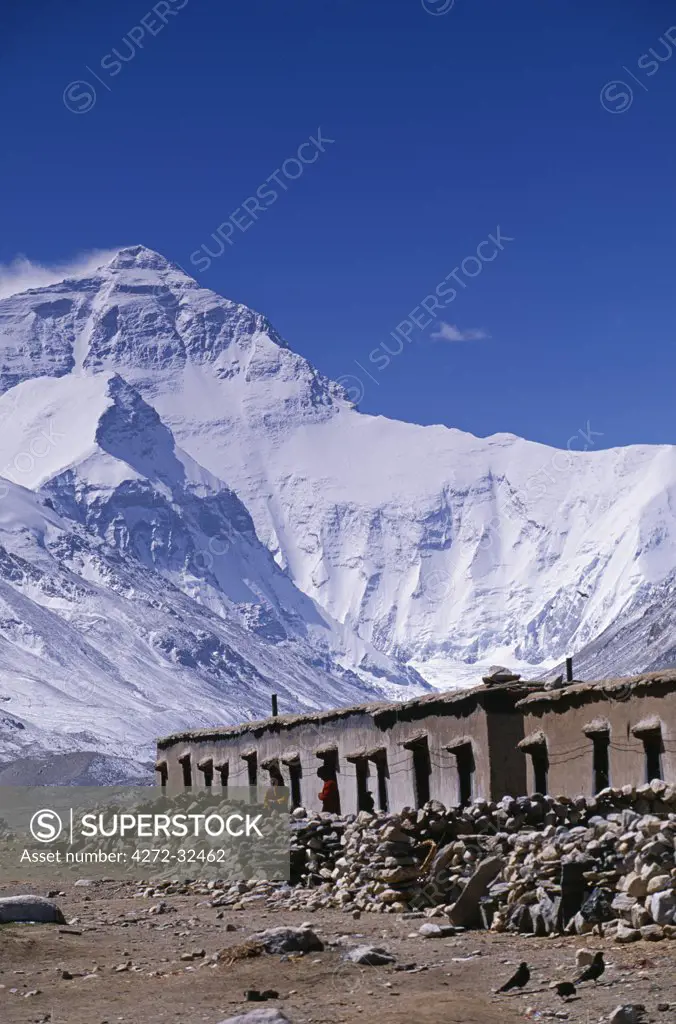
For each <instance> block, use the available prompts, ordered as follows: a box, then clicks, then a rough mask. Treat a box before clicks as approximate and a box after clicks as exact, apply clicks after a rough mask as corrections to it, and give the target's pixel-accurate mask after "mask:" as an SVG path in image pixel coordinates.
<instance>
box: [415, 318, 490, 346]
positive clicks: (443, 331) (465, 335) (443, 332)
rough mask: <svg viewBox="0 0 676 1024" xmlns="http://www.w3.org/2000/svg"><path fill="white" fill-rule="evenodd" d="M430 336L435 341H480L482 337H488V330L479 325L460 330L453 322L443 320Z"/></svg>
mask: <svg viewBox="0 0 676 1024" xmlns="http://www.w3.org/2000/svg"><path fill="white" fill-rule="evenodd" d="M430 338H434V339H435V340H437V341H481V340H482V339H483V338H490V334H489V333H488V331H482V330H481V328H480V327H468V328H467V329H466V330H464V331H462V330H460V328H459V327H456V326H455V324H447V323H445V322H444V321H443V320H442V321H441V324H440V325H439V329H438V330H437V331H433V332H432V334H430Z"/></svg>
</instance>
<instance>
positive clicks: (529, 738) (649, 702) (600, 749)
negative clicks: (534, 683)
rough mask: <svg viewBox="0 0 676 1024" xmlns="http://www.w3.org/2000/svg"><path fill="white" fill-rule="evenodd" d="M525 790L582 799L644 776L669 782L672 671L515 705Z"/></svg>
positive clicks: (674, 746) (673, 759)
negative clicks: (521, 735) (520, 728)
mask: <svg viewBox="0 0 676 1024" xmlns="http://www.w3.org/2000/svg"><path fill="white" fill-rule="evenodd" d="M517 708H518V710H519V711H521V712H522V713H523V720H524V729H525V736H524V738H523V739H522V740H521V742H520V743H519V747H520V749H521V750H523V752H524V753H525V754H526V758H527V779H528V782H527V786H528V789H527V791H528V792H529V793H533V792H550V793H555V794H556V793H563V794H567V795H577V794H582V795H584V796H590V795H593V794H594V793H598V792H599V791H600V790H601V789H604V788H605V787H606V786H614V787H621V786H625V785H640V784H642V783H645V782H650V781H651V780H652V779H655V778H658V779H664V780H666V781H667V782H669V783H671V784H676V672H674V671H673V670H669V671H664V672H652V673H646V674H644V675H638V676H633V677H631V678H627V679H612V680H605V681H603V682H599V683H573V684H571V685H569V686H564V687H562V688H561V689H558V690H547V691H544V692H541V693H534V694H530V695H529V696H528V697H525V698H524V699H523V700H522V701H520V702H519V704H518V705H517Z"/></svg>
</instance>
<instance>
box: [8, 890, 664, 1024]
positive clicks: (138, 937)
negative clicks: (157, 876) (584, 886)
mask: <svg viewBox="0 0 676 1024" xmlns="http://www.w3.org/2000/svg"><path fill="white" fill-rule="evenodd" d="M19 891H20V890H18V889H17V888H14V889H12V890H10V889H9V888H7V887H5V888H0V895H2V896H7V895H14V894H16V893H17V892H19ZM137 891H138V890H137V888H136V887H135V886H129V887H124V886H120V885H119V884H118V883H106V882H93V883H91V885H89V886H86V887H69V888H68V889H67V890H65V891H64V894H63V895H61V896H59V897H58V898H57V902H58V903H59V905H60V906H61V907H62V909H63V912H64V914H65V916H66V918H67V920H68V922H69V923H68V925H67V926H58V925H49V926H47V925H4V926H2V927H0V1021H2V1024H28V1022H40V1024H43V1022H44V1024H47V1022H49V1024H119V1022H123V1024H167V1022H170V1024H175V1022H176V1024H188V1022H189V1024H198V1022H206V1024H219V1022H220V1021H222V1020H224V1019H226V1018H228V1017H230V1016H233V1015H234V1014H236V1013H238V1012H244V1011H245V1010H251V1009H254V1008H255V1007H257V1006H268V1007H270V1006H274V1007H279V1008H281V1009H283V1011H284V1012H285V1013H286V1015H287V1016H288V1017H289V1019H290V1020H291V1021H292V1022H293V1024H310V1022H313V1024H339V1022H351V1021H360V1022H361V1024H432V1022H434V1024H512V1022H516V1021H523V1020H524V1019H532V1020H546V1019H548V1018H549V1019H552V1020H555V1019H557V1018H558V1019H563V1020H568V1021H569V1022H570V1024H592V1022H593V1024H596V1022H597V1021H598V1020H599V1019H600V1018H601V1017H602V1016H603V1015H604V1014H607V1013H609V1012H610V1011H611V1010H612V1009H613V1008H614V1007H615V1006H617V1005H619V1004H621V1003H628V1002H632V1003H644V1004H645V1006H646V1008H647V1011H648V1014H647V1016H648V1019H649V1020H653V1021H656V1022H660V1024H662V1022H664V1024H674V1022H675V1021H676V942H667V941H664V942H660V943H645V942H640V943H637V944H635V945H631V946H617V945H613V944H612V943H610V942H606V941H605V940H603V939H599V938H591V939H588V940H587V941H586V942H585V941H584V940H582V939H579V938H578V939H568V938H565V939H561V938H553V939H533V938H527V937H514V936H505V935H491V934H487V933H484V932H469V933H464V934H462V935H460V936H458V937H456V938H451V939H436V938H435V939H423V938H421V937H420V936H418V935H417V934H414V933H416V932H417V929H418V927H419V926H420V924H421V921H420V920H403V919H402V918H400V917H397V916H390V915H384V916H383V915H375V914H364V915H362V917H361V918H360V919H359V920H354V919H353V918H352V916H351V915H350V914H349V913H348V914H341V913H339V912H337V911H332V912H317V913H314V914H312V915H310V916H308V915H307V914H306V916H305V918H304V917H303V916H302V915H301V914H298V913H286V912H284V911H266V910H263V909H260V910H255V909H251V908H247V909H246V910H245V911H239V912H238V911H232V910H227V909H226V910H225V911H220V910H219V909H218V908H212V907H210V906H209V905H208V902H205V898H204V897H167V899H166V904H167V905H168V907H169V908H170V910H169V911H168V912H167V913H163V914H150V913H149V911H150V908H151V907H152V906H153V905H156V904H157V901H156V900H153V899H144V898H142V897H140V896H138V895H136V893H137ZM38 892H39V891H38ZM39 894H40V895H46V893H45V892H39ZM305 919H309V920H311V922H312V926H313V928H314V929H315V930H316V931H317V933H318V934H319V935H320V937H321V938H322V939H323V941H324V942H325V943H331V944H335V943H338V941H339V940H340V942H341V943H342V945H340V946H339V945H327V948H326V950H325V952H323V953H317V954H312V955H308V956H306V957H301V958H295V959H294V958H290V959H287V960H285V959H282V958H280V957H279V956H270V955H267V954H264V955H263V956H260V957H257V958H253V959H246V960H237V961H235V962H234V963H230V964H229V963H228V959H229V957H228V955H227V954H226V955H225V956H222V957H221V959H219V960H218V961H217V962H212V961H211V959H210V958H211V957H212V956H213V955H214V954H217V953H219V952H220V951H221V950H224V949H226V947H235V946H237V945H239V944H241V943H243V942H244V941H245V940H246V939H247V937H248V936H249V935H250V934H251V932H253V931H255V930H257V929H263V928H270V927H274V926H276V925H281V924H289V925H299V924H301V923H302V921H303V920H305ZM442 923H443V922H442ZM228 925H234V927H235V930H234V931H228V930H227V926H228ZM77 933H79V934H77ZM363 942H370V943H375V944H377V945H382V946H384V947H385V948H386V949H387V950H388V951H390V952H391V953H393V954H394V955H395V956H396V958H397V964H398V965H399V966H401V965H411V964H415V965H416V968H417V969H415V970H406V971H401V970H399V971H398V970H395V969H394V967H393V966H388V967H363V968H362V967H357V966H355V965H353V964H350V963H345V962H344V961H343V960H342V959H341V952H342V950H343V949H344V948H345V947H346V946H347V947H348V948H349V947H351V946H356V945H360V944H361V943H363ZM583 946H586V948H588V949H592V950H597V949H603V950H604V952H605V954H606V961H607V963H608V968H607V970H606V973H605V975H604V977H603V978H602V979H601V982H600V983H599V984H598V985H597V986H596V987H595V986H594V985H593V984H590V983H588V984H586V985H582V986H580V988H579V989H578V998H576V999H574V1000H572V1001H570V1002H568V1003H563V1002H562V1001H561V1000H560V999H559V998H558V996H557V995H556V994H555V993H554V992H552V991H551V990H550V989H549V987H548V986H549V983H550V982H551V981H552V980H554V981H561V980H563V979H567V978H570V977H572V976H574V974H575V951H576V949H580V948H582V947H583ZM202 950H203V951H204V956H201V955H198V956H197V957H196V959H193V960H189V961H188V960H182V959H181V956H182V955H185V954H201V951H202ZM521 960H526V961H527V962H528V964H529V965H530V967H531V971H532V977H531V981H530V984H529V985H528V986H527V988H526V990H525V991H524V992H520V993H517V994H516V995H512V994H507V995H495V994H494V993H493V990H494V989H496V988H497V987H498V986H499V985H500V984H501V983H502V982H503V981H504V980H505V979H506V978H508V977H509V976H510V974H511V973H512V972H513V971H514V969H515V967H516V965H517V964H518V963H519V961H521ZM64 972H65V974H64ZM71 976H72V977H71ZM266 988H272V989H276V990H277V991H278V992H279V998H278V999H276V1000H274V1001H271V1002H267V1003H261V1004H259V1003H251V1002H246V1001H245V998H244V992H245V990H246V989H266ZM660 1004H670V1006H669V1008H668V1009H661V1010H658V1005H660ZM555 1013H556V1015H557V1017H554V1014H555ZM563 1015H566V1016H563Z"/></svg>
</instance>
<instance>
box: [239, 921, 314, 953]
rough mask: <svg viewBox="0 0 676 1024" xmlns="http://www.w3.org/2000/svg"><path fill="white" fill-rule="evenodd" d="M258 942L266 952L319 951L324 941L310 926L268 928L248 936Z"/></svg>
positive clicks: (252, 940)
mask: <svg viewBox="0 0 676 1024" xmlns="http://www.w3.org/2000/svg"><path fill="white" fill-rule="evenodd" d="M249 939H250V941H251V942H259V943H260V944H261V945H262V946H263V948H264V949H265V951H266V953H321V952H322V950H323V949H324V943H323V942H322V940H321V939H320V938H319V936H318V935H316V934H315V933H314V932H313V931H312V928H285V927H280V928H268V929H267V930H266V931H264V932H255V933H254V934H253V935H250V936H249Z"/></svg>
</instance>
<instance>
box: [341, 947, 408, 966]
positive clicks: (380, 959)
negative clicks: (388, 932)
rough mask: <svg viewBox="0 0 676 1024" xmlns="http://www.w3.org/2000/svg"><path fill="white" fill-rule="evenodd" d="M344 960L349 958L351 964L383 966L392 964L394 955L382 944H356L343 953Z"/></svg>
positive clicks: (394, 958)
mask: <svg viewBox="0 0 676 1024" xmlns="http://www.w3.org/2000/svg"><path fill="white" fill-rule="evenodd" d="M345 960H350V961H351V963H353V964H364V965H365V966H366V967H385V966H386V965H387V964H393V963H394V961H395V960H396V957H394V956H392V954H391V953H388V952H387V950H386V949H383V948H382V946H357V947H356V948H355V949H351V950H349V952H347V953H346V954H345Z"/></svg>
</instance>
